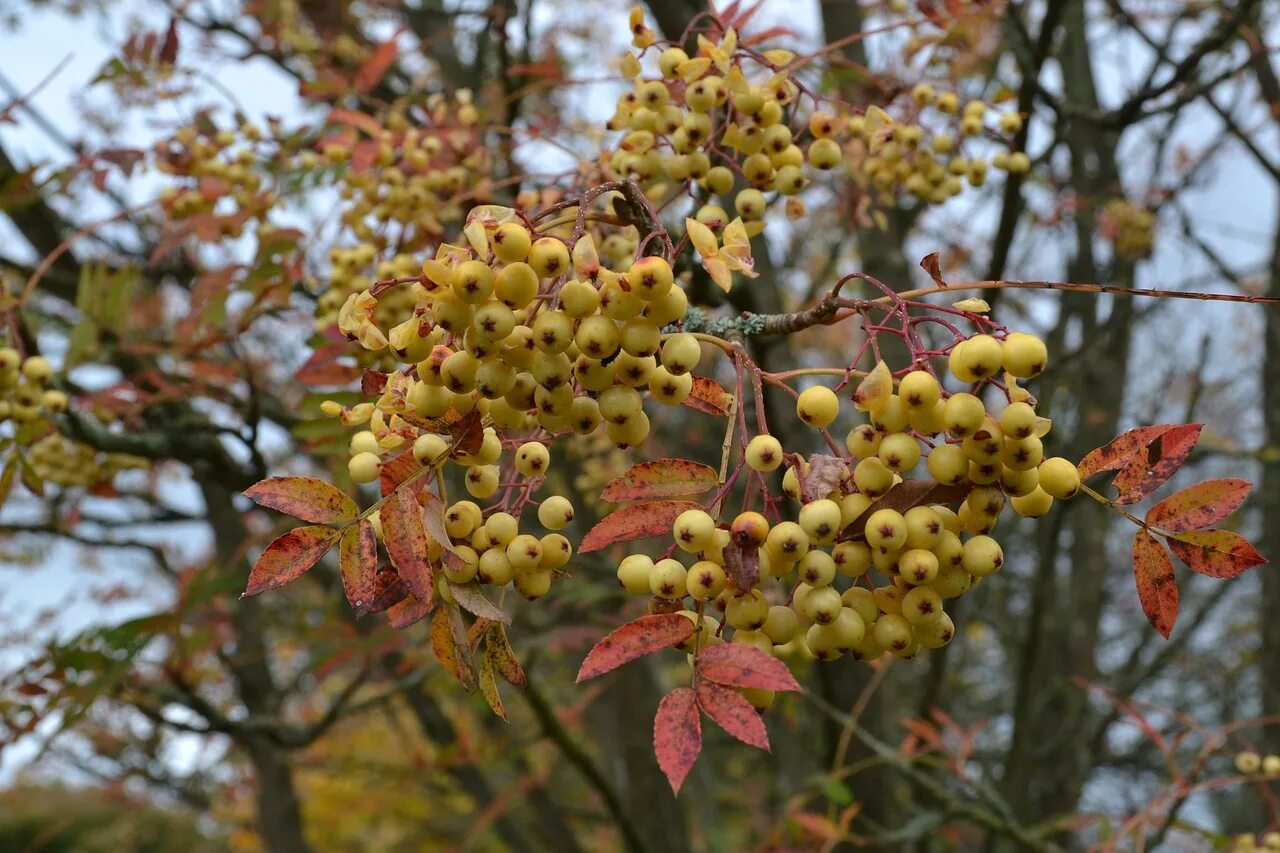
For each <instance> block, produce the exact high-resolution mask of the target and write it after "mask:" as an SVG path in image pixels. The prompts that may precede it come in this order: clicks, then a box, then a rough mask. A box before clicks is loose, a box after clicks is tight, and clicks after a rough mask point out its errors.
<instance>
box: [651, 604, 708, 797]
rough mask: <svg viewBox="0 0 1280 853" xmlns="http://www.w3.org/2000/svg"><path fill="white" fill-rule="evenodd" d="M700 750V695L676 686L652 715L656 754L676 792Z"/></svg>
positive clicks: (672, 789) (673, 791)
mask: <svg viewBox="0 0 1280 853" xmlns="http://www.w3.org/2000/svg"><path fill="white" fill-rule="evenodd" d="M680 618H681V619H684V617H683V616H681V617H680ZM685 621H686V622H688V620H687V619H686V620H685ZM690 624H692V623H690ZM700 752H702V721H701V720H699V719H698V703H697V697H696V696H695V695H694V692H693V689H692V688H690V687H677V688H676V689H675V690H672V691H671V692H670V693H668V694H667V695H666V696H663V697H662V701H661V702H659V703H658V713H657V715H656V716H655V717H654V718H653V754H654V756H655V757H656V758H657V759H658V766H659V767H661V768H662V772H663V773H664V774H665V775H666V777H667V782H669V783H670V784H671V792H672V793H673V794H679V793H680V786H681V785H683V784H684V780H685V779H686V778H688V776H689V771H690V770H692V769H693V764H694V762H695V761H697V760H698V753H700Z"/></svg>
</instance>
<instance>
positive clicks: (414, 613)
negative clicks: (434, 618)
mask: <svg viewBox="0 0 1280 853" xmlns="http://www.w3.org/2000/svg"><path fill="white" fill-rule="evenodd" d="M430 613H431V602H429V601H423V600H422V599H421V598H418V597H417V596H416V595H414V594H413V593H409V594H408V595H406V596H405V597H404V598H402V599H400V600H399V601H397V602H396V603H395V604H393V605H391V606H390V607H388V608H387V622H389V623H390V624H391V627H392V628H397V629H399V628H408V627H409V626H410V625H414V624H416V623H418V622H421V621H422V620H423V619H426V618H427V616H428V614H430Z"/></svg>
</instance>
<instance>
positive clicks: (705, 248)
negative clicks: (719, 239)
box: [684, 218, 717, 258]
mask: <svg viewBox="0 0 1280 853" xmlns="http://www.w3.org/2000/svg"><path fill="white" fill-rule="evenodd" d="M684 227H685V231H686V232H687V233H688V234H689V241H690V242H691V243H693V248H694V249H696V250H697V251H698V254H699V255H702V257H703V258H710V257H715V254H716V249H717V244H716V235H715V234H712V233H711V229H710V228H708V227H707V226H705V225H703V224H702V223H701V222H699V221H698V220H696V219H691V218H686V219H685V221H684Z"/></svg>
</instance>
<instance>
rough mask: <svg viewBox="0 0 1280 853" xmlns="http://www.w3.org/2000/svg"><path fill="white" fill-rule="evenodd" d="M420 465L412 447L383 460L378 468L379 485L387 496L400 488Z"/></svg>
mask: <svg viewBox="0 0 1280 853" xmlns="http://www.w3.org/2000/svg"><path fill="white" fill-rule="evenodd" d="M420 467H422V466H421V465H419V464H418V460H417V459H415V458H414V457H413V448H412V447H410V448H409V449H408V450H406V451H404V452H403V453H400V454H398V455H396V456H392V457H391V458H390V459H388V460H387V461H386V462H383V463H382V465H381V466H380V467H379V469H378V486H379V488H380V489H381V490H382V494H383V495H384V496H386V495H389V494H391V493H392V492H394V491H395V490H396V489H398V488H400V484H401V483H403V482H404V481H405V480H407V479H409V477H410V476H411V475H413V473H414V472H416V471H417V470H418V469H419V468H420Z"/></svg>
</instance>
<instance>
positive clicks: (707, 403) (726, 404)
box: [683, 376, 733, 418]
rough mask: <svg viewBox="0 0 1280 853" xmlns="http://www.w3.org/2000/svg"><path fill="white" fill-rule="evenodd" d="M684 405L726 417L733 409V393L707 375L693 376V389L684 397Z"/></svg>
mask: <svg viewBox="0 0 1280 853" xmlns="http://www.w3.org/2000/svg"><path fill="white" fill-rule="evenodd" d="M683 405H685V406H688V407H689V408H691V409H697V410H698V411H699V412H706V413H707V414H708V415H715V416H716V417H721V418H723V417H725V416H726V415H728V414H729V413H730V412H731V411H733V395H732V394H730V393H729V392H728V391H726V390H724V389H723V388H721V387H720V385H719V384H718V383H717V382H715V381H714V380H712V379H708V378H706V377H705V376H695V377H693V389H692V390H691V391H690V392H689V396H688V397H685V398H684V403H683Z"/></svg>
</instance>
